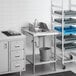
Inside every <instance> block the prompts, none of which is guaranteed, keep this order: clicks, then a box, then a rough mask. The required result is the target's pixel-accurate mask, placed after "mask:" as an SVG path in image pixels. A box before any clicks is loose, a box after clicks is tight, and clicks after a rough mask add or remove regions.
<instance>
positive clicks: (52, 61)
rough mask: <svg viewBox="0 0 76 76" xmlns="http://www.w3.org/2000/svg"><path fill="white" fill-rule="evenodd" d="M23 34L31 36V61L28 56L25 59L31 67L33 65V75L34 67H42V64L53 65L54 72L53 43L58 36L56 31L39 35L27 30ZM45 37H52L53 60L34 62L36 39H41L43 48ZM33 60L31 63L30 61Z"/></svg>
mask: <svg viewBox="0 0 76 76" xmlns="http://www.w3.org/2000/svg"><path fill="white" fill-rule="evenodd" d="M24 33H25V34H26V33H27V34H28V35H31V36H32V39H33V40H32V41H33V42H32V51H33V54H32V57H31V59H30V58H29V56H28V57H27V58H26V59H27V60H28V61H29V62H30V63H31V64H32V65H33V74H34V75H35V66H36V65H42V64H48V63H54V70H56V43H55V38H56V37H55V36H56V35H57V34H58V33H57V32H56V31H49V32H41V33H35V32H30V31H28V30H25V31H24ZM45 36H54V58H53V60H49V61H43V62H36V60H35V58H36V57H35V48H36V45H35V43H36V41H35V40H36V37H39V38H40V37H43V47H45ZM31 60H33V61H31Z"/></svg>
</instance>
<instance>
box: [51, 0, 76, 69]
mask: <svg viewBox="0 0 76 76" xmlns="http://www.w3.org/2000/svg"><path fill="white" fill-rule="evenodd" d="M63 1H64V0H62V1H61V6H60V5H56V4H54V2H53V0H51V25H52V26H51V28H52V29H54V30H56V31H58V32H59V35H57V37H56V43H57V44H56V48H58V49H59V50H60V52H61V53H60V54H61V55H60V56H59V55H58V56H59V57H60V59H61V61H62V68H63V69H65V68H66V66H65V63H68V62H76V58H75V57H76V52H75V50H76V26H75V25H76V19H75V18H74V17H76V11H74V10H72V7H76V5H74V4H72V1H71V0H69V10H65V9H64V5H63ZM54 8H58V9H59V10H55V9H54ZM54 16H56V17H57V18H55V17H54ZM74 49H75V50H74ZM66 53H67V54H68V56H69V57H68V58H67V56H66V55H65V54H66ZM65 57H66V58H65Z"/></svg>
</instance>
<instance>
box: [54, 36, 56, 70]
mask: <svg viewBox="0 0 76 76" xmlns="http://www.w3.org/2000/svg"><path fill="white" fill-rule="evenodd" d="M54 60H56V36H55V35H54ZM54 70H55V71H56V62H55V63H54Z"/></svg>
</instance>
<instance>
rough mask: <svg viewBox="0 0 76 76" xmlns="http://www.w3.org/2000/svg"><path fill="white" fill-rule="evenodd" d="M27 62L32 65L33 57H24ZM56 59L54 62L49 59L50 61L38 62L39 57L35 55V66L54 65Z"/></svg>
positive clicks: (52, 59)
mask: <svg viewBox="0 0 76 76" xmlns="http://www.w3.org/2000/svg"><path fill="white" fill-rule="evenodd" d="M26 59H27V61H29V62H30V63H32V64H33V63H34V62H33V56H32V55H28V56H26ZM55 62H56V59H55V60H54V58H50V60H48V61H40V56H39V55H35V63H34V64H35V65H42V64H48V63H55Z"/></svg>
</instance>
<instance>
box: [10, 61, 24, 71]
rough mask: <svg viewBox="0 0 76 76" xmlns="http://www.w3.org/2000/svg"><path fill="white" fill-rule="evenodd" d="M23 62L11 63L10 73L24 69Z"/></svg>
mask: <svg viewBox="0 0 76 76" xmlns="http://www.w3.org/2000/svg"><path fill="white" fill-rule="evenodd" d="M24 63H25V61H24V60H20V61H13V62H12V63H11V71H20V70H24V69H25V64H24Z"/></svg>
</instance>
